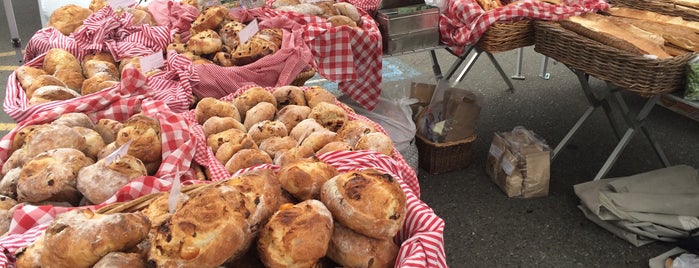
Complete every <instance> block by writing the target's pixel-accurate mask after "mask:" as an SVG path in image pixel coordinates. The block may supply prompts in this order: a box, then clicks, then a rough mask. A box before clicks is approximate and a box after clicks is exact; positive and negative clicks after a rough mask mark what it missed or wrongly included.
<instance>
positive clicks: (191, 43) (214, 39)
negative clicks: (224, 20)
mask: <svg viewBox="0 0 699 268" xmlns="http://www.w3.org/2000/svg"><path fill="white" fill-rule="evenodd" d="M222 45H223V41H221V37H220V36H219V35H218V33H216V31H214V30H210V29H207V30H202V31H201V32H198V33H196V34H194V35H192V37H190V38H189V40H188V41H187V50H189V51H191V52H193V53H194V54H195V55H205V54H212V53H215V52H218V51H219V50H221V46H222Z"/></svg>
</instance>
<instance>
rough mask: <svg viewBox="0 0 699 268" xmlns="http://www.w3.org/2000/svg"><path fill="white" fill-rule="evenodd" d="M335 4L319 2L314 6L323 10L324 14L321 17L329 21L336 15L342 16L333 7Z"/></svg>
mask: <svg viewBox="0 0 699 268" xmlns="http://www.w3.org/2000/svg"><path fill="white" fill-rule="evenodd" d="M333 2H334V1H319V2H315V3H313V4H314V5H316V6H318V7H320V8H322V9H323V14H320V16H321V17H323V18H326V19H327V18H330V17H332V16H335V15H340V13H339V11H338V10H337V8H335V6H333Z"/></svg>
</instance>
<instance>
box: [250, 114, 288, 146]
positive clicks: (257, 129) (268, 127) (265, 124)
mask: <svg viewBox="0 0 699 268" xmlns="http://www.w3.org/2000/svg"><path fill="white" fill-rule="evenodd" d="M248 134H249V135H250V137H252V140H254V141H255V144H260V143H261V142H262V141H263V140H265V139H267V138H270V137H284V136H288V135H289V131H288V130H287V129H286V126H285V125H284V123H282V122H279V121H276V120H275V121H270V120H264V121H260V122H257V123H255V124H254V125H252V126H250V128H249V129H248Z"/></svg>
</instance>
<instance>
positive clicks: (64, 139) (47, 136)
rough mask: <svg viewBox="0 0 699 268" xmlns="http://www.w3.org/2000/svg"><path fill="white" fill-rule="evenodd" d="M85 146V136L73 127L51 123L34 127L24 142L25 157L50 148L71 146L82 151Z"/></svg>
mask: <svg viewBox="0 0 699 268" xmlns="http://www.w3.org/2000/svg"><path fill="white" fill-rule="evenodd" d="M56 137H60V139H57V138H56ZM86 146H87V141H86V140H85V137H83V136H82V135H81V134H80V133H78V132H77V131H75V130H74V129H73V128H70V127H67V126H64V125H53V124H52V125H48V126H45V127H40V128H36V129H34V131H32V132H30V133H29V135H27V137H26V138H25V143H24V148H25V149H26V150H27V152H26V153H27V157H30V158H32V157H34V156H36V155H38V154H40V153H42V152H46V151H48V150H52V149H57V148H73V149H76V150H78V151H82V150H83V149H85V147H86Z"/></svg>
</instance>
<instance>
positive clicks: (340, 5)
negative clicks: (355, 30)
mask: <svg viewBox="0 0 699 268" xmlns="http://www.w3.org/2000/svg"><path fill="white" fill-rule="evenodd" d="M333 5H334V6H335V8H336V9H337V11H338V13H340V15H345V16H347V17H349V18H350V19H352V20H353V21H354V22H356V23H357V24H359V23H360V22H361V21H362V15H361V14H359V10H357V7H355V6H354V5H352V4H351V3H348V2H337V3H335V4H333Z"/></svg>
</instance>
